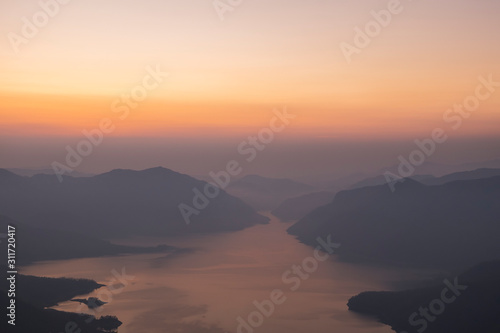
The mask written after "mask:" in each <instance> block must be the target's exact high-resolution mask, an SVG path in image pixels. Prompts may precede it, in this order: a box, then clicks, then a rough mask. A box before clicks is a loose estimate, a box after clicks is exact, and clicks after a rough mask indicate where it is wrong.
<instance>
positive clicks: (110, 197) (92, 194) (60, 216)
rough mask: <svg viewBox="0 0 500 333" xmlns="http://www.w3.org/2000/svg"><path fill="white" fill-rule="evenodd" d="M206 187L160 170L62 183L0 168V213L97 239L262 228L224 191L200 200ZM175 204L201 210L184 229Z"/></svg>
mask: <svg viewBox="0 0 500 333" xmlns="http://www.w3.org/2000/svg"><path fill="white" fill-rule="evenodd" d="M205 186H207V183H205V182H203V181H200V180H197V179H194V178H192V177H190V176H187V175H183V174H180V173H177V172H174V171H172V170H169V169H165V168H160V167H159V168H153V169H147V170H143V171H133V170H113V171H110V172H108V173H104V174H101V175H97V176H92V177H85V178H75V177H67V176H65V177H64V181H63V182H59V181H58V179H57V177H55V176H53V175H35V176H33V177H22V176H19V175H16V174H14V173H12V172H10V171H7V170H5V169H0V212H1V213H2V214H3V215H6V216H9V217H11V218H13V219H15V220H18V221H22V222H23V223H25V224H27V225H32V226H38V227H44V228H51V229H57V230H66V231H73V232H78V233H84V234H89V235H93V236H96V237H98V238H105V237H111V236H112V237H119V236H130V235H167V234H168V235H171V234H177V233H191V232H223V231H233V230H241V229H243V228H247V227H250V226H252V225H254V224H258V223H267V221H268V219H267V218H266V217H263V216H261V215H259V214H257V213H256V212H255V211H254V210H253V209H252V208H251V207H250V206H248V205H247V204H245V203H244V202H242V201H241V200H240V199H238V198H235V197H233V196H231V195H229V194H227V193H226V192H224V191H220V193H219V194H218V195H217V196H215V197H213V198H212V199H209V198H207V197H205V198H204V199H203V198H200V195H198V192H196V191H200V192H202V193H203V191H204V189H205ZM202 195H204V194H202ZM204 200H205V201H204ZM193 201H195V202H193ZM200 201H201V203H200ZM180 204H185V205H188V206H190V207H194V206H197V207H198V208H200V209H198V214H193V215H192V218H191V222H192V223H191V224H189V225H187V224H186V221H185V219H184V218H183V216H182V213H181V211H180V209H179V205H180ZM201 208H203V209H201Z"/></svg>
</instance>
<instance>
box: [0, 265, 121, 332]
mask: <svg viewBox="0 0 500 333" xmlns="http://www.w3.org/2000/svg"><path fill="white" fill-rule="evenodd" d="M0 269H2V271H4V272H5V271H6V269H7V268H6V267H5V266H0ZM6 282H7V281H6V280H5V281H2V282H1V283H0V301H1V305H2V308H3V309H7V307H8V306H9V304H10V300H11V299H15V314H16V317H15V326H14V325H10V324H8V323H7V320H11V318H9V317H7V316H6V317H5V319H4V320H2V324H1V327H2V328H4V329H2V332H18V333H31V332H41V333H49V332H65V330H66V327H67V326H66V325H67V324H68V323H70V322H74V323H75V324H76V325H77V326H78V328H79V329H81V331H82V332H89V333H106V332H108V333H109V332H115V331H116V329H117V328H118V327H119V326H120V325H121V322H120V321H119V320H118V319H117V318H116V317H110V316H105V317H101V318H100V319H96V318H93V317H92V318H90V316H89V315H85V316H82V315H79V314H76V313H67V312H60V311H55V310H45V309H44V307H50V306H54V305H56V304H57V303H59V302H63V301H67V300H70V299H71V298H73V297H75V296H77V295H82V294H88V293H90V292H92V291H94V290H95V289H97V288H100V287H101V286H102V285H100V284H98V283H97V282H95V281H92V280H87V279H67V278H44V277H36V276H25V275H21V274H18V275H17V276H16V295H15V298H10V297H8V296H7V293H8V291H7V290H8V288H6V287H7V284H6ZM8 311H10V310H8ZM72 331H73V332H77V331H78V330H77V329H75V330H72Z"/></svg>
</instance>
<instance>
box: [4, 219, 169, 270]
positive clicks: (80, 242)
mask: <svg viewBox="0 0 500 333" xmlns="http://www.w3.org/2000/svg"><path fill="white" fill-rule="evenodd" d="M7 225H13V226H15V227H16V233H17V235H20V237H19V239H18V240H17V244H18V246H17V248H16V261H17V263H18V264H21V265H22V264H28V263H31V262H34V261H42V260H60V259H73V258H86V257H100V256H106V255H118V254H125V253H151V252H168V251H173V250H175V249H176V248H174V247H172V246H166V245H161V246H157V247H134V246H124V245H116V244H112V243H110V242H108V241H104V240H100V239H97V238H93V237H90V236H87V235H82V234H80V233H75V232H69V231H60V230H51V229H45V228H38V227H33V226H28V225H25V224H21V223H19V222H17V221H13V220H12V219H10V218H8V217H5V216H1V215H0V230H7ZM5 244H6V243H5V242H4V243H3V244H2V246H1V247H2V248H3V247H4V245H5ZM5 252H7V250H5Z"/></svg>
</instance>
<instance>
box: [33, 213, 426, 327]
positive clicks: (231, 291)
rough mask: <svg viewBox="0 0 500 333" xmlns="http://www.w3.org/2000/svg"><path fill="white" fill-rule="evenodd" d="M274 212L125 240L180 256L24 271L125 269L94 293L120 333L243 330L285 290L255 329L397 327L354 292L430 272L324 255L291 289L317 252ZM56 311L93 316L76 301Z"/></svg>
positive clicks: (105, 275) (88, 273)
mask: <svg viewBox="0 0 500 333" xmlns="http://www.w3.org/2000/svg"><path fill="white" fill-rule="evenodd" d="M271 218H272V220H271V223H270V224H269V225H259V226H255V227H252V228H250V229H246V230H244V231H240V232H236V233H230V234H213V235H196V236H188V237H185V238H182V239H179V238H177V239H168V238H167V239H152V238H147V239H146V238H141V239H134V240H127V241H123V240H122V241H121V242H122V243H125V242H126V243H128V244H133V245H154V244H160V243H167V244H171V245H175V246H178V247H182V248H185V249H189V250H185V251H179V252H177V253H174V254H147V255H126V256H119V257H103V258H93V259H78V260H67V261H52V262H42V263H37V264H34V265H31V266H28V267H25V268H24V269H23V273H24V274H33V275H39V276H48V277H58V276H67V277H74V278H91V279H95V280H96V281H98V282H100V283H103V284H107V285H108V286H109V284H110V283H109V282H110V280H111V279H113V274H112V270H113V269H114V270H116V271H118V272H121V271H122V268H123V267H124V268H125V272H126V274H127V275H131V276H134V278H133V280H131V281H130V284H128V285H125V286H124V288H123V289H122V291H121V292H119V293H117V294H116V295H113V296H112V299H106V298H107V297H106V294H105V293H104V292H102V290H103V289H99V290H97V291H95V292H94V293H93V294H91V295H89V296H97V297H100V298H101V299H102V300H104V301H109V303H108V304H106V305H104V306H103V307H101V308H99V310H97V312H96V314H97V315H98V316H100V315H116V316H118V318H119V319H120V320H121V321H122V322H123V325H122V326H121V327H120V328H119V332H120V333H136V332H152V333H156V332H191V333H193V332H196V333H197V332H200V333H201V332H216V333H218V332H237V326H238V324H237V321H236V319H237V318H238V317H242V318H245V319H247V318H248V315H249V314H250V313H251V312H253V311H256V308H255V305H254V304H253V302H254V301H258V302H262V301H264V300H269V299H270V293H271V292H272V291H273V290H275V289H280V290H282V291H283V292H284V295H285V297H286V301H285V302H284V303H283V304H281V305H277V306H276V308H275V311H274V313H273V314H272V315H271V316H270V317H269V318H267V317H265V320H264V323H263V324H262V326H261V327H259V328H258V329H256V332H262V333H275V332H284V331H286V332H295V333H303V332H317V333H326V332H329V333H331V332H332V331H338V332H345V333H350V332H352V333H354V332H356V333H359V332H370V333H382V332H385V333H388V332H391V330H390V329H389V327H388V326H384V325H382V324H379V323H377V322H375V321H374V320H373V319H371V318H367V317H362V316H359V315H357V314H354V313H351V312H349V311H348V310H347V306H346V303H347V301H348V299H349V298H350V297H351V296H353V295H355V294H357V293H359V292H362V291H366V290H384V289H385V290H387V289H390V288H391V283H392V282H394V281H398V280H405V279H418V278H419V277H421V274H423V272H417V271H410V270H401V269H390V268H377V267H374V266H370V267H367V266H362V265H355V264H348V263H341V262H338V261H336V260H335V258H333V260H332V259H330V260H327V261H325V262H320V263H319V267H318V269H317V271H315V272H313V273H311V274H310V277H309V278H308V279H306V280H303V281H302V282H301V284H300V287H299V288H298V289H297V290H296V291H291V287H292V286H293V284H291V283H285V282H283V280H282V275H283V273H284V272H285V271H287V270H289V269H290V268H291V267H292V265H294V264H295V265H300V264H301V263H302V261H303V260H304V259H305V258H307V257H310V256H312V255H313V251H314V249H313V248H311V247H308V246H306V245H304V244H301V243H299V242H298V241H297V240H296V239H294V237H292V236H290V235H288V234H287V233H286V228H287V227H288V226H289V224H285V223H281V222H280V221H279V220H277V219H276V218H273V217H271ZM322 236H323V237H324V238H326V236H327V235H322ZM103 288H106V287H103ZM55 309H58V310H63V311H70V312H81V311H82V310H83V309H85V310H86V311H84V312H86V313H92V311H91V310H88V309H87V308H86V307H82V306H80V305H79V304H78V303H75V302H64V303H62V304H59V306H57V307H55ZM62 329H63V328H61V330H62ZM242 332H246V331H245V330H243V331H242Z"/></svg>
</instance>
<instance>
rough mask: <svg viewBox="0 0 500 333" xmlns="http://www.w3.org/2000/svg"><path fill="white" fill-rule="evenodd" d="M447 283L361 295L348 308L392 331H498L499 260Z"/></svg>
mask: <svg viewBox="0 0 500 333" xmlns="http://www.w3.org/2000/svg"><path fill="white" fill-rule="evenodd" d="M447 281H448V282H447V283H443V284H440V285H435V286H432V287H428V288H420V289H414V290H406V291H400V292H364V293H361V294H359V295H357V296H355V297H353V298H351V299H350V300H349V302H348V307H349V309H350V310H352V311H355V312H359V313H363V314H369V315H375V316H376V317H377V318H378V319H379V320H380V321H381V322H382V323H385V324H387V325H390V326H391V327H392V329H393V330H395V331H396V332H409V333H413V332H424V331H425V332H426V333H443V332H454V333H472V332H481V333H498V332H500V316H499V313H500V285H499V283H498V281H500V261H493V262H487V263H483V264H480V265H478V266H475V267H474V268H472V269H470V270H468V271H467V272H465V273H463V274H461V275H459V276H458V277H457V278H456V280H455V277H452V278H448V279H447ZM464 289H465V290H464ZM421 310H423V312H421ZM425 313H427V314H425ZM426 316H428V317H426Z"/></svg>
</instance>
